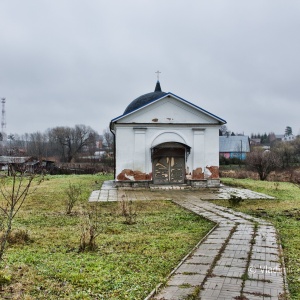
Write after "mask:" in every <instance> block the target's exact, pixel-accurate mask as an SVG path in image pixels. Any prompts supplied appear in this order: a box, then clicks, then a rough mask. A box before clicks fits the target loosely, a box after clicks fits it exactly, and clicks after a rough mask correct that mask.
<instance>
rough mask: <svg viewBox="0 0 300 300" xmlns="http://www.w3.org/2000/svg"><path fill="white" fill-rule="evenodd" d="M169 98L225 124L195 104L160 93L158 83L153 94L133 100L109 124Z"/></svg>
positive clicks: (171, 94)
mask: <svg viewBox="0 0 300 300" xmlns="http://www.w3.org/2000/svg"><path fill="white" fill-rule="evenodd" d="M170 96H171V97H173V98H175V99H177V100H179V101H182V102H184V103H186V104H187V105H189V106H191V107H193V108H195V109H197V110H199V111H201V112H203V113H204V114H206V115H208V116H210V117H212V118H214V119H216V120H217V121H218V122H219V123H220V124H226V123H227V122H226V121H225V120H223V119H222V118H220V117H218V116H216V115H214V114H212V113H210V112H208V111H207V110H205V109H203V108H201V107H199V106H197V105H195V104H193V103H191V102H189V101H187V100H185V99H183V98H181V97H179V96H176V95H175V94H173V93H170V92H162V90H161V86H160V83H159V81H157V83H156V86H155V90H154V92H152V93H147V94H144V95H142V96H140V97H138V98H136V99H135V100H133V101H132V102H131V103H130V104H129V105H128V106H127V108H126V109H125V111H124V113H123V115H121V116H118V117H116V118H114V119H112V120H111V124H112V123H114V122H116V121H118V120H119V119H121V118H123V117H125V116H127V115H129V114H131V113H133V112H135V111H137V110H139V109H141V108H143V107H145V106H147V105H149V104H151V103H153V102H156V101H159V100H160V99H163V98H165V97H170Z"/></svg>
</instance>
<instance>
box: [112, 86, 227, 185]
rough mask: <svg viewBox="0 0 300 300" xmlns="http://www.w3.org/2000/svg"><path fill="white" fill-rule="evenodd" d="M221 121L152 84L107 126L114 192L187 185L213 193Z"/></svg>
mask: <svg viewBox="0 0 300 300" xmlns="http://www.w3.org/2000/svg"><path fill="white" fill-rule="evenodd" d="M223 124H226V121H225V120H223V119H221V118H219V117H217V116H216V115H214V114H212V113H210V112H208V111H206V110H204V109H202V108H201V107H199V106H197V105H195V104H193V103H191V102H189V101H187V100H185V99H183V98H181V97H179V96H176V95H175V94H173V93H170V92H163V91H162V90H161V86H160V82H159V81H157V83H156V86H155V90H154V92H152V93H147V94H145V95H142V96H140V97H138V98H136V99H135V100H133V101H132V102H131V103H130V104H129V105H128V106H127V108H126V109H125V111H124V113H123V114H122V115H121V116H119V117H116V118H114V119H113V120H111V122H110V130H111V132H112V133H113V134H114V137H115V182H116V185H117V186H132V187H138V186H145V187H147V186H149V185H151V184H155V185H156V184H157V185H180V184H188V185H191V186H194V187H217V186H219V184H220V180H219V128H220V126H221V125H223Z"/></svg>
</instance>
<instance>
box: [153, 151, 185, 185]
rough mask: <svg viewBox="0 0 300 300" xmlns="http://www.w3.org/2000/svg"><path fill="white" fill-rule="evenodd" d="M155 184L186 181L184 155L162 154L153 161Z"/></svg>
mask: <svg viewBox="0 0 300 300" xmlns="http://www.w3.org/2000/svg"><path fill="white" fill-rule="evenodd" d="M153 164H154V166H153V171H154V172H153V182H154V184H180V183H184V177H185V176H184V174H185V159H184V157H183V156H179V157H178V156H171V155H169V156H162V157H157V158H155V159H154V161H153Z"/></svg>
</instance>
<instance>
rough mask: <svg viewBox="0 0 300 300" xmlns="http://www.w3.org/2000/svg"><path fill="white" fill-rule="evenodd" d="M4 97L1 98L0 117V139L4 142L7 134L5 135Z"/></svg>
mask: <svg viewBox="0 0 300 300" xmlns="http://www.w3.org/2000/svg"><path fill="white" fill-rule="evenodd" d="M5 102H6V99H5V98H1V103H2V119H1V135H2V141H3V142H6V140H7V136H6V119H5V114H6V113H5Z"/></svg>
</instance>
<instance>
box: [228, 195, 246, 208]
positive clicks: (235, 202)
mask: <svg viewBox="0 0 300 300" xmlns="http://www.w3.org/2000/svg"><path fill="white" fill-rule="evenodd" d="M243 201H244V200H243V198H242V197H240V196H236V195H234V194H231V195H230V198H229V199H228V202H229V205H230V206H233V207H237V206H240V205H241V202H243Z"/></svg>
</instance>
